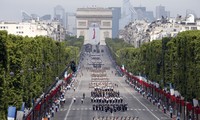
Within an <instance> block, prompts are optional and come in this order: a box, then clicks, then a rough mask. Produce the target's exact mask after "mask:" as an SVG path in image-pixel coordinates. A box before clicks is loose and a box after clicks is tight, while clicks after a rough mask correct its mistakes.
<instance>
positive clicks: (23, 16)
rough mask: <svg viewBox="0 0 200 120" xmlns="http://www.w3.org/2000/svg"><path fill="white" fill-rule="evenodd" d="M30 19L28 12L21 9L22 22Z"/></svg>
mask: <svg viewBox="0 0 200 120" xmlns="http://www.w3.org/2000/svg"><path fill="white" fill-rule="evenodd" d="M30 20H32V17H31V16H30V15H29V14H28V13H26V12H24V11H23V12H22V21H23V22H24V21H30Z"/></svg>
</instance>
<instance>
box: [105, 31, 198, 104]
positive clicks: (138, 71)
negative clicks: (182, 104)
mask: <svg viewBox="0 0 200 120" xmlns="http://www.w3.org/2000/svg"><path fill="white" fill-rule="evenodd" d="M120 41H121V42H122V41H123V40H120ZM106 43H107V45H108V47H109V48H110V50H111V52H112V55H113V56H114V58H115V60H116V62H117V64H118V65H124V66H125V68H126V69H127V70H128V71H129V72H131V73H133V74H134V75H143V76H145V77H147V78H148V79H149V80H151V81H154V82H157V83H159V84H160V85H161V87H162V88H163V87H164V86H165V87H168V86H169V84H172V85H173V87H174V88H175V89H176V90H178V91H179V92H180V93H181V95H182V96H185V99H186V100H188V101H191V100H192V99H193V98H197V99H200V92H199V91H200V74H199V73H200V31H186V32H181V33H179V34H178V35H177V36H176V37H174V38H163V39H162V40H154V41H152V42H149V43H145V44H143V45H142V46H141V47H140V48H133V47H128V46H129V45H125V46H119V44H118V43H117V42H116V40H111V39H107V40H106ZM124 44H125V43H123V44H122V45H124Z"/></svg>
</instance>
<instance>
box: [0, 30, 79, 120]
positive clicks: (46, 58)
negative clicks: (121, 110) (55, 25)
mask: <svg viewBox="0 0 200 120" xmlns="http://www.w3.org/2000/svg"><path fill="white" fill-rule="evenodd" d="M75 42H77V43H76V44H77V46H76V47H71V46H70V45H71V42H69V41H65V42H57V41H54V40H52V39H51V38H48V37H42V36H38V37H34V38H30V37H22V36H16V35H10V34H7V32H6V31H0V58H1V59H0V68H1V69H0V103H1V104H0V119H1V120H5V119H6V114H7V108H8V106H9V105H13V106H16V107H17V108H18V109H19V108H20V107H21V104H22V102H25V103H26V106H27V107H31V106H32V102H33V100H35V99H36V98H38V97H39V96H40V95H41V94H42V93H43V92H45V91H46V90H47V89H48V87H49V86H50V85H51V84H52V83H53V82H54V81H55V78H56V77H57V76H59V74H60V73H61V72H62V71H63V70H64V68H65V67H66V65H67V64H68V63H70V61H71V60H72V59H74V58H75V59H77V58H76V57H78V56H77V55H75V54H74V53H79V52H80V48H81V46H82V45H81V44H83V40H81V41H80V40H77V41H75ZM73 43H74V42H73ZM74 44H75V43H74Z"/></svg>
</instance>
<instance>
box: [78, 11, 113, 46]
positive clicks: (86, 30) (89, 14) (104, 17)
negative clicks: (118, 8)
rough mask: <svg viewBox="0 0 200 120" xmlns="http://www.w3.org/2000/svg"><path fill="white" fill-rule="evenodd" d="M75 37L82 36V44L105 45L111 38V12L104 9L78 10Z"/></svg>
mask: <svg viewBox="0 0 200 120" xmlns="http://www.w3.org/2000/svg"><path fill="white" fill-rule="evenodd" d="M76 22H77V37H79V36H84V44H88V43H89V44H92V45H96V44H100V45H105V38H106V37H108V38H111V37H112V10H111V9H106V8H78V9H77V12H76Z"/></svg>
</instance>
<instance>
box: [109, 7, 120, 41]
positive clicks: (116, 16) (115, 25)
mask: <svg viewBox="0 0 200 120" xmlns="http://www.w3.org/2000/svg"><path fill="white" fill-rule="evenodd" d="M110 9H112V38H117V37H118V33H119V20H120V18H121V8H120V7H110Z"/></svg>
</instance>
